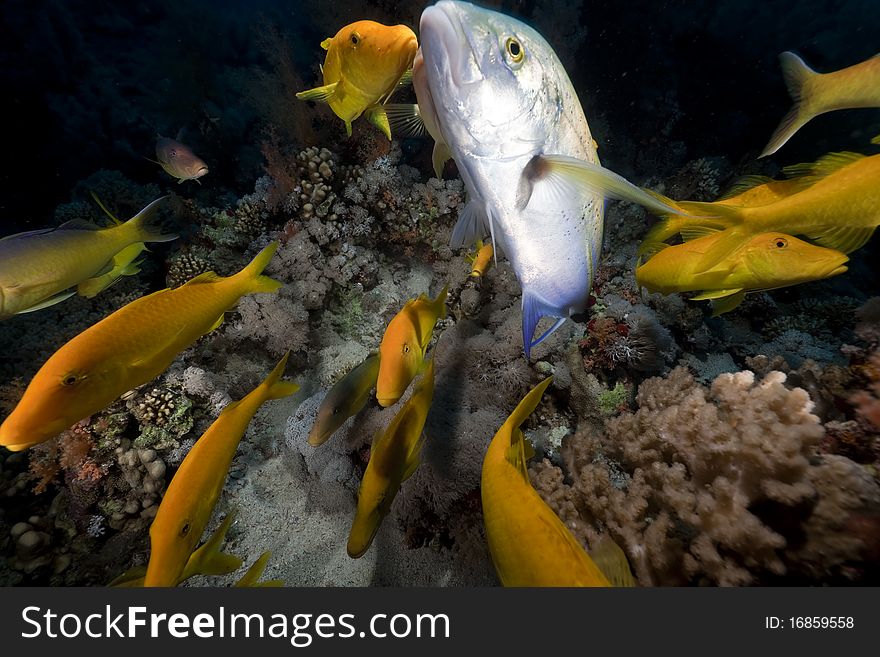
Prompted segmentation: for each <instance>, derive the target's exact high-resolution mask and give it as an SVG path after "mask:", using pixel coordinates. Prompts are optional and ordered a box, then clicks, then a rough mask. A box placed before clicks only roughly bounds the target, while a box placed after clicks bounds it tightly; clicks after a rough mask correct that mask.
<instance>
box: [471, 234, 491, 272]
mask: <svg viewBox="0 0 880 657" xmlns="http://www.w3.org/2000/svg"><path fill="white" fill-rule="evenodd" d="M494 255H495V249H493V248H492V243H491V242H487V243H486V244H483V240H477V246H476V251H475V252H474V253H473V255H471V256H468V260H470V261H471V276H472V277H473V278H483V276H485V275H486V272H487V271H489V267H491V266H492V258H493V256H494Z"/></svg>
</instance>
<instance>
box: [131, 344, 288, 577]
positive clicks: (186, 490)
mask: <svg viewBox="0 0 880 657" xmlns="http://www.w3.org/2000/svg"><path fill="white" fill-rule="evenodd" d="M289 355H290V354H289V353H288V354H287V355H285V356H284V358H282V359H281V362H280V363H278V365H276V366H275V369H274V370H272V373H271V374H269V376H268V377H266V380H265V381H263V382H262V383H261V384H260V385H259V386H257V387H256V388H255V389H254V390H253V391H252V392H250V393H249V394H248V395H247V396H245V397H244V398H243V399H241V400H240V401H237V402H232V403H231V404H228V405H227V406H226V408H224V409H223V412H222V413H220V416H219V417H218V418H217V419H216V420H215V421H214V423H213V424H212V425H211V426H210V427H208V430H207V431H205V433H204V434H202V437H201V438H199V439H198V441H196V444H195V445H194V446H193V448H192V449H191V450H190V451H189V454H187V455H186V458H184V459H183V463H181V464H180V467H179V468H178V470H177V473H176V474H175V475H174V478H173V479H172V480H171V483H170V484H169V485H168V490H167V491H166V492H165V496H164V497H163V498H162V503H161V504H160V505H159V511H158V512H157V513H156V519H155V520H153V524H152V525H151V526H150V562H149V564H147V574H146V577H145V578H144V586H175V585H176V584H177V582H178V580H179V578H180V575H181V573H182V572H183V570H184V568H185V567H186V563H187V560H188V559H189V556H190V554H192V551H193V549H195V546H196V545H198V542H199V539H200V538H201V536H202V532H203V531H204V530H205V526H206V525H207V524H208V521H209V520H210V519H211V514H212V513H213V512H214V505H215V504H216V503H217V499H218V498H219V497H220V491H222V490H223V484H224V482H225V481H226V475H227V473H228V472H229V466H230V464H231V463H232V459H233V457H234V456H235V452H236V450H237V449H238V444H239V442H241V439H242V436H244V432H245V431H246V430H247V427H248V424H250V421H251V419H252V418H253V417H254V414H255V413H256V412H257V410H258V409H259V408H260V406H262V405H263V403H264V402H266V401H268V400H270V399H281V398H282V397H287V396H289V395H292V394H293V393H295V392H296V391H297V390H299V386H298V385H296V384H295V383H290V382H287V381H282V380H281V377H282V375H283V374H284V368H285V366H286V365H287V357H288V356H289ZM267 558H268V557H267ZM257 578H259V575H257Z"/></svg>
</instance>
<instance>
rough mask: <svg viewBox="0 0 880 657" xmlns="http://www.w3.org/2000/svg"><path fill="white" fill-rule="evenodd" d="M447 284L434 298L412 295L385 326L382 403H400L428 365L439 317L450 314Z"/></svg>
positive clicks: (380, 379)
mask: <svg viewBox="0 0 880 657" xmlns="http://www.w3.org/2000/svg"><path fill="white" fill-rule="evenodd" d="M448 289H449V286H448V285H446V286H444V287H443V289H442V290H441V291H440V294H438V295H437V298H436V299H434V300H433V301H432V300H431V299H429V298H428V297H427V296H425V295H424V294H420V295H419V297H418V298H417V299H410V300H409V301H407V302H406V304H405V305H404V306H403V309H402V310H401V311H400V312H399V313H397V314H396V315H395V316H394V317H393V318H392V320H391V321H390V322H388V327H387V328H386V329H385V334H384V335H383V336H382V342H381V344H380V345H379V374H378V377H377V380H376V399H377V400H378V401H379V405H380V406H384V407H388V406H391V405H393V404H396V403H397V401H398V400H399V399H400V398H401V397H402V396H403V393H404V392H405V391H406V389H407V387H409V384H410V382H411V381H412V380H413V378H415V376H416V374H418V373H419V370H420V369H421V368H422V366H423V365H424V359H425V352H426V351H427V349H428V344H429V343H430V342H431V336H432V335H433V333H434V326H435V325H436V324H437V320H438V319H443V318H444V317H446V293H447V291H448Z"/></svg>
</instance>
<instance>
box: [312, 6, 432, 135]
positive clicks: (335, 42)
mask: <svg viewBox="0 0 880 657" xmlns="http://www.w3.org/2000/svg"><path fill="white" fill-rule="evenodd" d="M321 47H322V48H323V49H324V50H326V51H327V57H326V58H325V60H324V65H323V66H322V67H321V73H322V75H323V78H324V85H323V86H321V87H316V88H314V89H309V90H308V91H301V92H299V93H298V94H296V97H297V98H299V99H300V100H314V101H319V102H322V103H327V104H329V105H330V109H332V110H333V112H334V113H335V114H336V116H338V117H339V118H340V119H342V120H343V121H344V122H345V132H346V134H347V135H348V136H351V123H352V121H354V120H355V119H357V118H358V117H359V116H360V115H361V114H363V115H364V116H365V117H366V118H367V120H368V121H369V122H370V123H372V124H373V125H375V126H376V127H378V128H379V129H380V130H381V131H382V132H383V133H384V135H385V136H386V137H388V139H391V128H390V127H389V125H388V117H387V115H386V114H385V110H384V108H383V107H382V104H383V103H385V102H386V101H387V100H388V98H389V97H390V96H391V94H392V93H393V92H394V90H395V89H396V88H397V85H398V83H399V82H400V81H401V79H402V78H404V76H405V74H406V73H407V71H409V69H410V68H411V67H412V64H413V58H414V57H415V55H416V50H418V47H419V44H418V41H417V39H416V35H415V34H414V33H413V31H412V30H411V29H410V28H408V27H407V26H406V25H394V26H389V25H382V24H381V23H376V22H374V21H357V22H356V23H352V24H350V25H346V26H345V27H343V28H342V29H341V30H339V31H338V32H337V33H336V36H334V37H331V38H328V39H324V40H323V41H322V42H321Z"/></svg>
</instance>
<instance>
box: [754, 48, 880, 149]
mask: <svg viewBox="0 0 880 657" xmlns="http://www.w3.org/2000/svg"><path fill="white" fill-rule="evenodd" d="M779 62H780V64H781V65H782V75H783V76H784V77H785V85H786V86H787V87H788V93H789V94H791V97H792V100H794V107H792V108H791V110H790V111H789V113H788V114H786V115H785V118H784V119H782V123H780V124H779V127H778V128H776V132H774V133H773V136H772V137H771V138H770V143H768V144H767V146H766V147H765V148H764V152H763V153H761V155H760V157H766V156H768V155H772V154H773V153H775V152H776V151H778V150H779V149H780V148H782V145H783V144H785V142H787V141H788V140H789V139H791V137H792V135H794V133H796V132H797V131H798V130H800V128H801V126H803V125H804V124H805V123H807V122H808V121H810V120H811V119H813V118H814V117H816V116H819V115H820V114H824V113H825V112H831V111H833V110H839V109H856V108H860V107H880V54H877V55H874V56H873V57H871V58H870V59H867V60H865V61H863V62H860V63H858V64H854V65H853V66H849V67H847V68H843V69H840V70H839V71H833V72H832V73H816V71H814V70H813V69H811V68H810V67H809V66H807V65H806V64H805V63H804V60H802V59H801V58H800V57H798V56H797V55H795V54H794V53H793V52H784V53H782V54H781V55H779Z"/></svg>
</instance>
